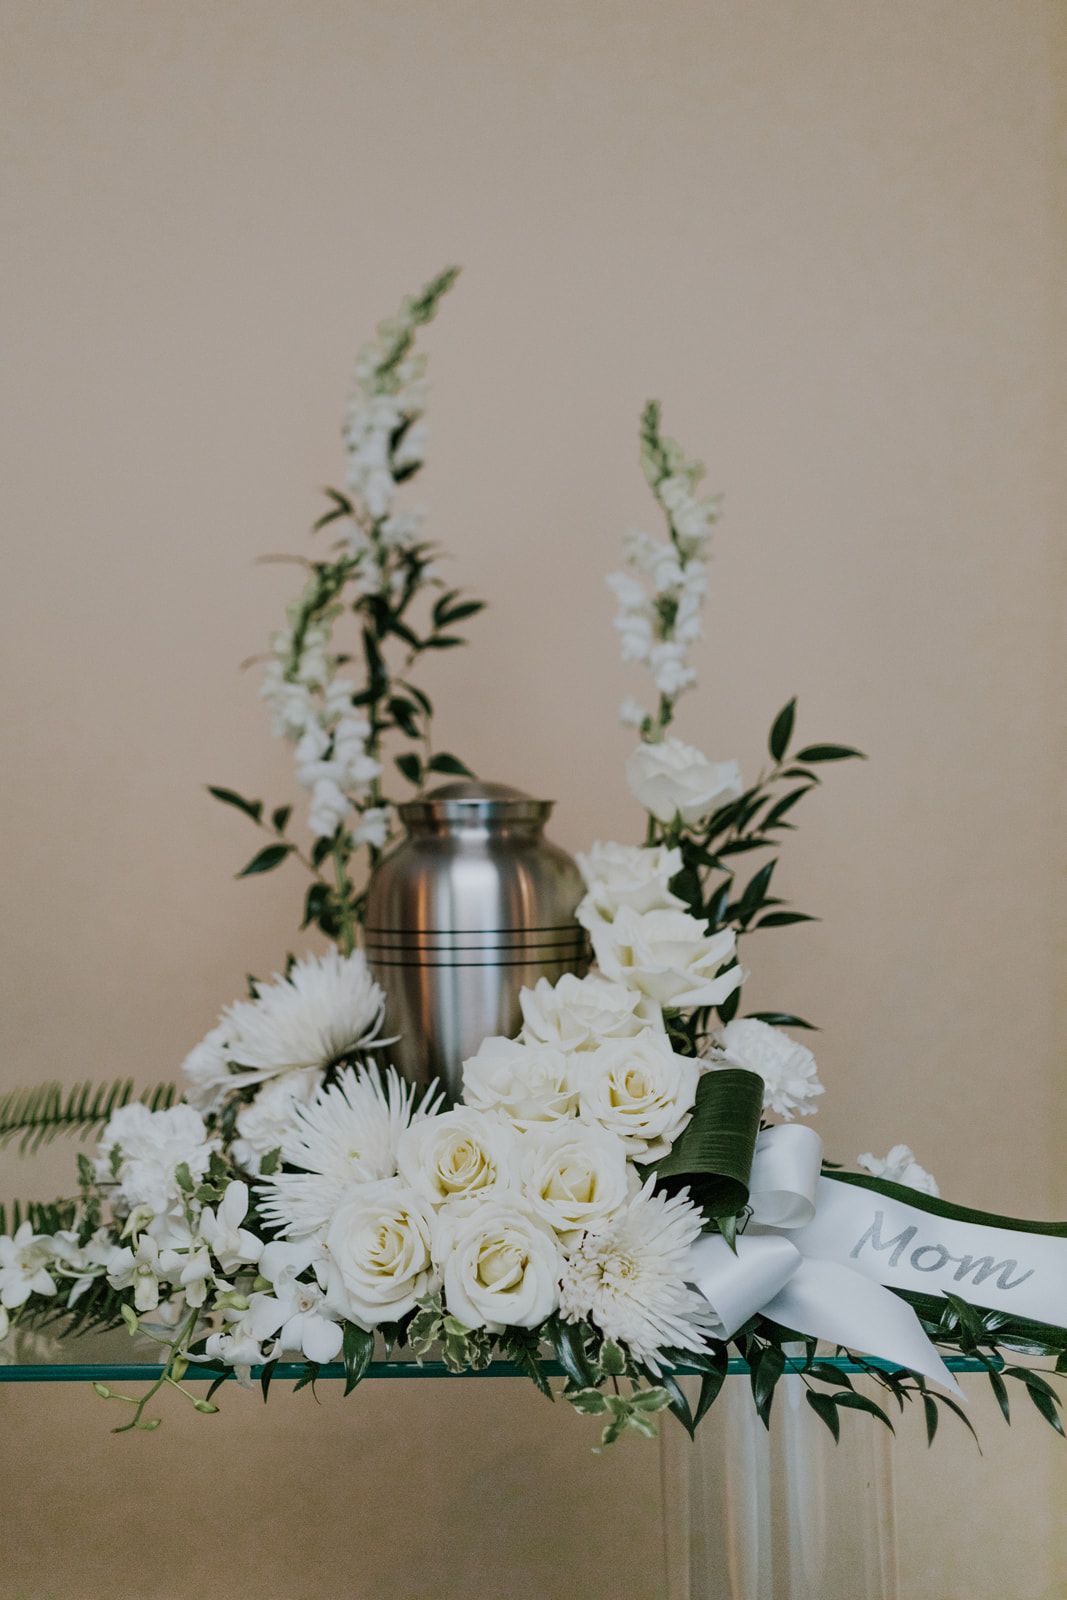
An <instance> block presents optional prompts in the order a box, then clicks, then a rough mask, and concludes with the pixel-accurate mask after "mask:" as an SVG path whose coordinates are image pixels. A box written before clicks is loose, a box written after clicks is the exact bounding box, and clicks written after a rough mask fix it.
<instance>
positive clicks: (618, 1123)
mask: <svg viewBox="0 0 1067 1600" xmlns="http://www.w3.org/2000/svg"><path fill="white" fill-rule="evenodd" d="M699 1081H700V1068H699V1066H698V1065H697V1063H696V1062H695V1061H694V1060H693V1059H692V1057H691V1056H682V1055H678V1054H677V1052H676V1051H674V1050H672V1049H671V1046H670V1042H669V1040H668V1038H667V1035H666V1034H665V1033H652V1032H650V1031H649V1032H645V1033H641V1034H638V1035H637V1037H636V1038H633V1039H608V1040H605V1041H604V1043H603V1044H602V1045H600V1046H599V1047H598V1048H597V1049H595V1050H587V1051H585V1052H583V1054H582V1056H581V1058H580V1065H579V1068H578V1090H579V1095H580V1100H579V1114H580V1116H581V1117H582V1119H583V1121H585V1122H590V1123H597V1124H598V1125H599V1126H600V1127H602V1128H605V1129H606V1130H607V1131H608V1133H613V1134H615V1135H616V1137H617V1138H619V1139H621V1140H622V1141H623V1144H624V1145H625V1147H626V1154H627V1156H628V1157H629V1158H630V1159H631V1160H633V1159H638V1158H639V1159H640V1160H642V1161H655V1160H657V1159H658V1158H659V1157H660V1156H663V1155H666V1154H667V1152H668V1150H670V1148H671V1146H672V1144H673V1143H674V1141H675V1139H677V1138H678V1136H679V1134H680V1133H681V1132H682V1130H683V1128H685V1126H686V1124H687V1123H688V1122H689V1118H690V1114H691V1112H692V1109H693V1102H694V1101H695V1099H696V1092H697V1084H698V1083H699Z"/></svg>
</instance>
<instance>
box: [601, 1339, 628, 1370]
mask: <svg viewBox="0 0 1067 1600" xmlns="http://www.w3.org/2000/svg"><path fill="white" fill-rule="evenodd" d="M600 1365H601V1367H602V1368H603V1369H604V1372H605V1373H606V1374H607V1376H608V1377H609V1378H621V1377H622V1375H623V1373H624V1372H625V1371H626V1357H625V1355H624V1354H623V1352H622V1348H621V1346H620V1345H617V1344H616V1343H615V1341H614V1339H605V1340H604V1343H603V1344H602V1345H601V1347H600Z"/></svg>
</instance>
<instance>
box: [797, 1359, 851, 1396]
mask: <svg viewBox="0 0 1067 1600" xmlns="http://www.w3.org/2000/svg"><path fill="white" fill-rule="evenodd" d="M804 1373H805V1376H806V1377H809V1378H816V1379H818V1381H819V1383H833V1384H841V1383H843V1384H844V1385H845V1387H846V1389H851V1388H852V1379H851V1378H850V1377H849V1375H848V1373H847V1372H839V1371H838V1369H837V1368H836V1367H831V1366H827V1365H825V1364H824V1363H823V1362H822V1361H813V1362H812V1363H811V1365H810V1366H808V1367H805V1368H804Z"/></svg>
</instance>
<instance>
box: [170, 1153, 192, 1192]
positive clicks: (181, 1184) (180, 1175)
mask: <svg viewBox="0 0 1067 1600" xmlns="http://www.w3.org/2000/svg"><path fill="white" fill-rule="evenodd" d="M174 1181H175V1183H176V1184H177V1185H178V1188H179V1189H180V1190H181V1191H182V1193H183V1194H192V1192H193V1189H194V1188H195V1187H196V1186H195V1184H194V1183H193V1175H192V1173H191V1172H190V1171H189V1163H188V1161H179V1163H178V1165H177V1166H176V1167H175V1169H174Z"/></svg>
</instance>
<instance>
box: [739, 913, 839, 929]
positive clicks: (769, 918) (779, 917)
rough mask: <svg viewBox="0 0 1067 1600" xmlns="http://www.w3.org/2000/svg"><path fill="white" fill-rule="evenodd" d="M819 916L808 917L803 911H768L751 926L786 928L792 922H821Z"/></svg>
mask: <svg viewBox="0 0 1067 1600" xmlns="http://www.w3.org/2000/svg"><path fill="white" fill-rule="evenodd" d="M821 921H822V918H821V917H809V916H808V915H807V913H806V912H804V911H768V913H767V915H766V916H765V917H760V919H759V921H758V922H757V923H756V926H755V928H753V930H752V931H753V933H755V931H756V928H788V927H791V926H792V924H793V923H794V922H821Z"/></svg>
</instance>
